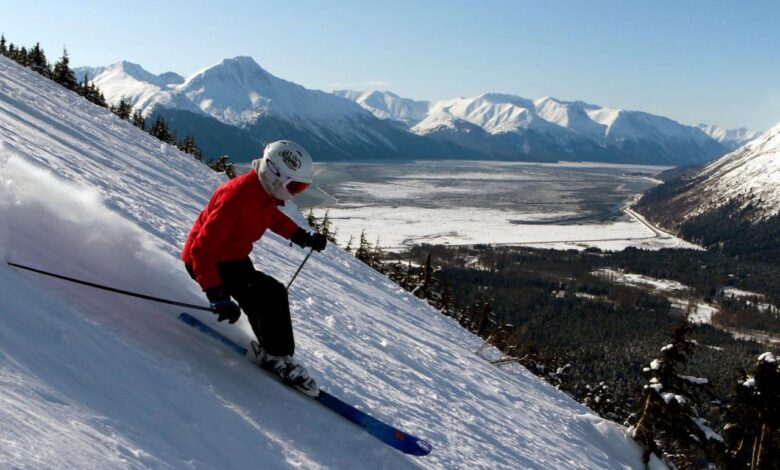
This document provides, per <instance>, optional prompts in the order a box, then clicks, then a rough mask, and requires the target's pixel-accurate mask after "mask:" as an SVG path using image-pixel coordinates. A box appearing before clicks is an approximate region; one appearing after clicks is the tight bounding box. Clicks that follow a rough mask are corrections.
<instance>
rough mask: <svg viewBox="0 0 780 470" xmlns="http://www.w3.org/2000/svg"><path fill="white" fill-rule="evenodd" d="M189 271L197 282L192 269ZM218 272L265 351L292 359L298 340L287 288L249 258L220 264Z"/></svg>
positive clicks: (225, 287)
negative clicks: (296, 339) (257, 268)
mask: <svg viewBox="0 0 780 470" xmlns="http://www.w3.org/2000/svg"><path fill="white" fill-rule="evenodd" d="M187 271H188V272H189V273H190V276H192V277H193V279H194V273H193V271H192V267H191V266H189V265H187ZM217 271H218V272H219V277H220V278H221V279H222V289H224V292H225V293H226V294H227V295H229V296H230V297H233V298H234V299H235V300H236V302H238V305H239V306H240V307H241V310H243V311H244V313H245V314H246V316H247V318H248V319H249V324H250V325H252V331H254V333H255V336H257V341H258V342H260V344H262V345H263V349H264V350H265V351H266V352H267V353H268V354H271V355H272V356H292V355H293V353H294V352H295V339H294V338H293V329H292V321H291V319H290V304H289V302H288V299H287V289H285V287H284V284H282V283H281V282H279V281H277V280H276V279H274V278H273V277H271V276H269V275H267V274H265V273H262V272H260V271H257V270H255V267H254V265H253V264H252V261H251V260H250V259H249V258H244V259H242V260H238V261H224V262H220V263H217Z"/></svg>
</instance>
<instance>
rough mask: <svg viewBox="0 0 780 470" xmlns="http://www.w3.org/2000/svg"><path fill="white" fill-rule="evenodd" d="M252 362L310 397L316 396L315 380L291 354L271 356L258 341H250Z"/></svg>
mask: <svg viewBox="0 0 780 470" xmlns="http://www.w3.org/2000/svg"><path fill="white" fill-rule="evenodd" d="M251 346H252V354H253V355H254V357H251V359H252V362H254V363H255V364H257V365H258V366H260V367H261V368H263V369H265V370H267V371H269V372H273V373H274V374H276V375H277V376H278V377H279V379H280V380H281V381H282V382H283V383H285V384H287V385H289V386H291V387H293V388H296V389H298V390H300V391H301V392H303V393H305V394H306V395H309V396H310V397H313V398H317V396H319V394H320V388H319V387H318V386H317V382H315V380H314V379H313V378H311V376H309V373H308V372H307V371H306V368H305V367H303V366H302V365H300V364H298V363H297V362H295V361H294V360H293V358H292V356H272V355H270V354H268V353H266V352H265V351H264V350H263V347H262V346H260V343H258V342H257V341H252V343H251Z"/></svg>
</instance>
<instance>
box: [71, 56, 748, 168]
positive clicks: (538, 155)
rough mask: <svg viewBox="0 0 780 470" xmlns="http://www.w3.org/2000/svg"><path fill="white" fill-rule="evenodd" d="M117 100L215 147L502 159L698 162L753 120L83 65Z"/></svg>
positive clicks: (233, 68) (256, 74)
mask: <svg viewBox="0 0 780 470" xmlns="http://www.w3.org/2000/svg"><path fill="white" fill-rule="evenodd" d="M75 72H76V74H77V76H79V77H81V76H83V75H84V74H86V75H87V76H89V77H90V78H91V79H93V80H94V82H95V84H96V85H97V86H99V87H100V89H101V90H102V91H103V92H104V94H105V95H106V98H107V99H108V100H109V102H116V101H118V100H119V99H120V98H121V97H123V96H124V97H125V98H127V99H130V101H131V102H132V104H133V106H134V108H136V109H140V110H142V111H143V113H144V114H145V115H146V116H149V117H152V118H154V117H156V116H163V117H165V118H166V119H167V120H169V121H170V123H171V125H172V127H174V128H175V129H178V131H179V133H180V134H182V135H183V134H193V135H195V136H196V137H197V139H198V144H199V146H200V147H201V149H202V150H203V151H204V153H205V154H206V155H208V156H217V155H222V154H229V155H230V156H232V157H233V158H234V159H235V160H237V161H247V160H249V159H251V158H253V157H256V156H257V155H258V154H259V151H260V149H261V148H262V147H263V145H265V144H266V143H267V142H269V141H272V140H276V139H280V138H289V139H294V140H298V141H300V143H301V144H303V145H304V146H305V147H306V148H308V149H310V151H311V152H312V153H313V154H314V155H315V156H316V157H317V158H318V159H321V160H376V159H402V160H410V159H443V158H452V159H463V158H470V159H501V160H530V161H558V160H576V161H583V160H587V161H604V162H624V163H654V164H667V165H693V164H699V163H702V162H706V161H709V160H711V159H713V158H717V157H719V156H721V155H723V154H725V153H726V152H728V150H730V148H732V146H733V145H735V144H734V142H737V141H739V139H744V138H747V136H748V135H749V134H750V131H747V130H735V131H727V130H723V129H718V128H714V127H707V128H704V127H703V128H697V127H692V126H686V125H683V124H679V123H677V122H675V121H673V120H671V119H668V118H664V117H660V116H654V115H651V114H647V113H643V112H638V111H625V110H617V109H607V108H602V107H599V106H596V105H591V104H587V103H584V102H581V101H560V100H557V99H555V98H550V97H546V98H540V99H536V100H529V99H525V98H521V97H518V96H514V95H506V94H496V93H489V94H485V95H481V96H477V97H472V98H455V99H450V100H443V101H439V102H434V103H431V102H427V101H414V100H411V99H407V98H402V97H400V96H398V95H395V94H393V93H390V92H383V91H372V92H357V91H351V90H338V91H335V92H333V93H326V92H323V91H319V90H310V89H307V88H304V87H302V86H300V85H297V84H295V83H292V82H289V81H286V80H283V79H280V78H278V77H275V76H273V75H271V74H270V73H268V72H267V71H266V70H264V69H263V68H262V67H260V65H258V64H257V63H256V62H255V61H254V60H253V59H252V58H250V57H235V58H232V59H225V60H223V61H222V62H220V63H218V64H216V65H213V66H211V67H208V68H205V69H203V70H201V71H199V72H196V73H194V74H192V75H191V76H189V77H186V78H185V77H182V76H180V75H177V74H175V73H173V72H167V73H164V74H161V75H154V74H152V73H150V72H148V71H146V70H144V69H143V68H142V67H141V66H139V65H137V64H132V63H129V62H118V63H116V64H113V65H110V66H108V67H97V68H90V67H82V68H78V69H76V70H75Z"/></svg>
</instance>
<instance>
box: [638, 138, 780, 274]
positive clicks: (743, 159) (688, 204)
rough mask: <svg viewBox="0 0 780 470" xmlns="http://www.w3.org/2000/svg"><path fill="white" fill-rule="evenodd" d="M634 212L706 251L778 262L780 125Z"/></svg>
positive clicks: (668, 186) (651, 196) (652, 195)
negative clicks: (720, 251)
mask: <svg viewBox="0 0 780 470" xmlns="http://www.w3.org/2000/svg"><path fill="white" fill-rule="evenodd" d="M636 208H637V210H639V211H640V212H642V213H643V214H645V215H646V216H648V217H649V218H650V219H651V220H653V221H654V222H656V223H658V224H660V225H662V226H664V227H666V228H668V229H670V230H672V231H674V232H676V233H678V234H681V235H683V236H684V237H685V238H687V239H689V240H692V241H695V242H698V243H700V244H702V245H704V246H706V247H708V248H715V249H719V250H722V251H725V252H727V253H731V254H735V255H740V256H746V257H753V258H757V259H761V260H764V261H768V260H774V261H780V124H778V125H777V126H775V127H773V128H771V129H769V130H768V131H766V132H765V133H763V134H762V135H761V136H759V137H758V138H756V139H755V140H753V141H751V142H749V143H748V144H746V145H744V146H743V147H741V148H739V149H737V150H735V151H734V152H732V153H730V154H728V155H726V156H724V157H722V158H720V159H718V160H716V161H714V162H711V163H709V164H707V165H705V166H702V167H700V168H697V169H695V170H692V171H689V172H688V173H686V174H683V175H681V176H678V177H677V178H674V179H672V180H670V181H668V182H666V183H664V184H662V185H660V186H657V187H655V188H653V189H652V190H650V191H649V192H647V193H646V194H645V195H644V196H643V198H642V199H641V200H640V201H639V203H638V204H637V206H636Z"/></svg>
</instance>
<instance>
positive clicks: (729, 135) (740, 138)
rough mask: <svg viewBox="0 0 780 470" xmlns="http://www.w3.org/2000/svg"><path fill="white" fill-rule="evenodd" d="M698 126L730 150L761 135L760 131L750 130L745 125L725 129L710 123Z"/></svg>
mask: <svg viewBox="0 0 780 470" xmlns="http://www.w3.org/2000/svg"><path fill="white" fill-rule="evenodd" d="M698 127H699V129H701V130H702V131H704V133H706V134H707V135H708V136H710V137H712V138H713V139H715V140H717V141H718V142H720V143H721V144H723V145H725V146H727V147H729V148H730V149H732V150H735V149H737V148H739V147H742V146H743V145H745V144H746V143H748V142H750V141H751V140H755V139H757V138H758V137H760V136H761V132H760V131H751V130H750V129H748V128H746V127H739V128H737V129H726V128H723V127H718V126H713V125H710V124H699V126H698Z"/></svg>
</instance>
